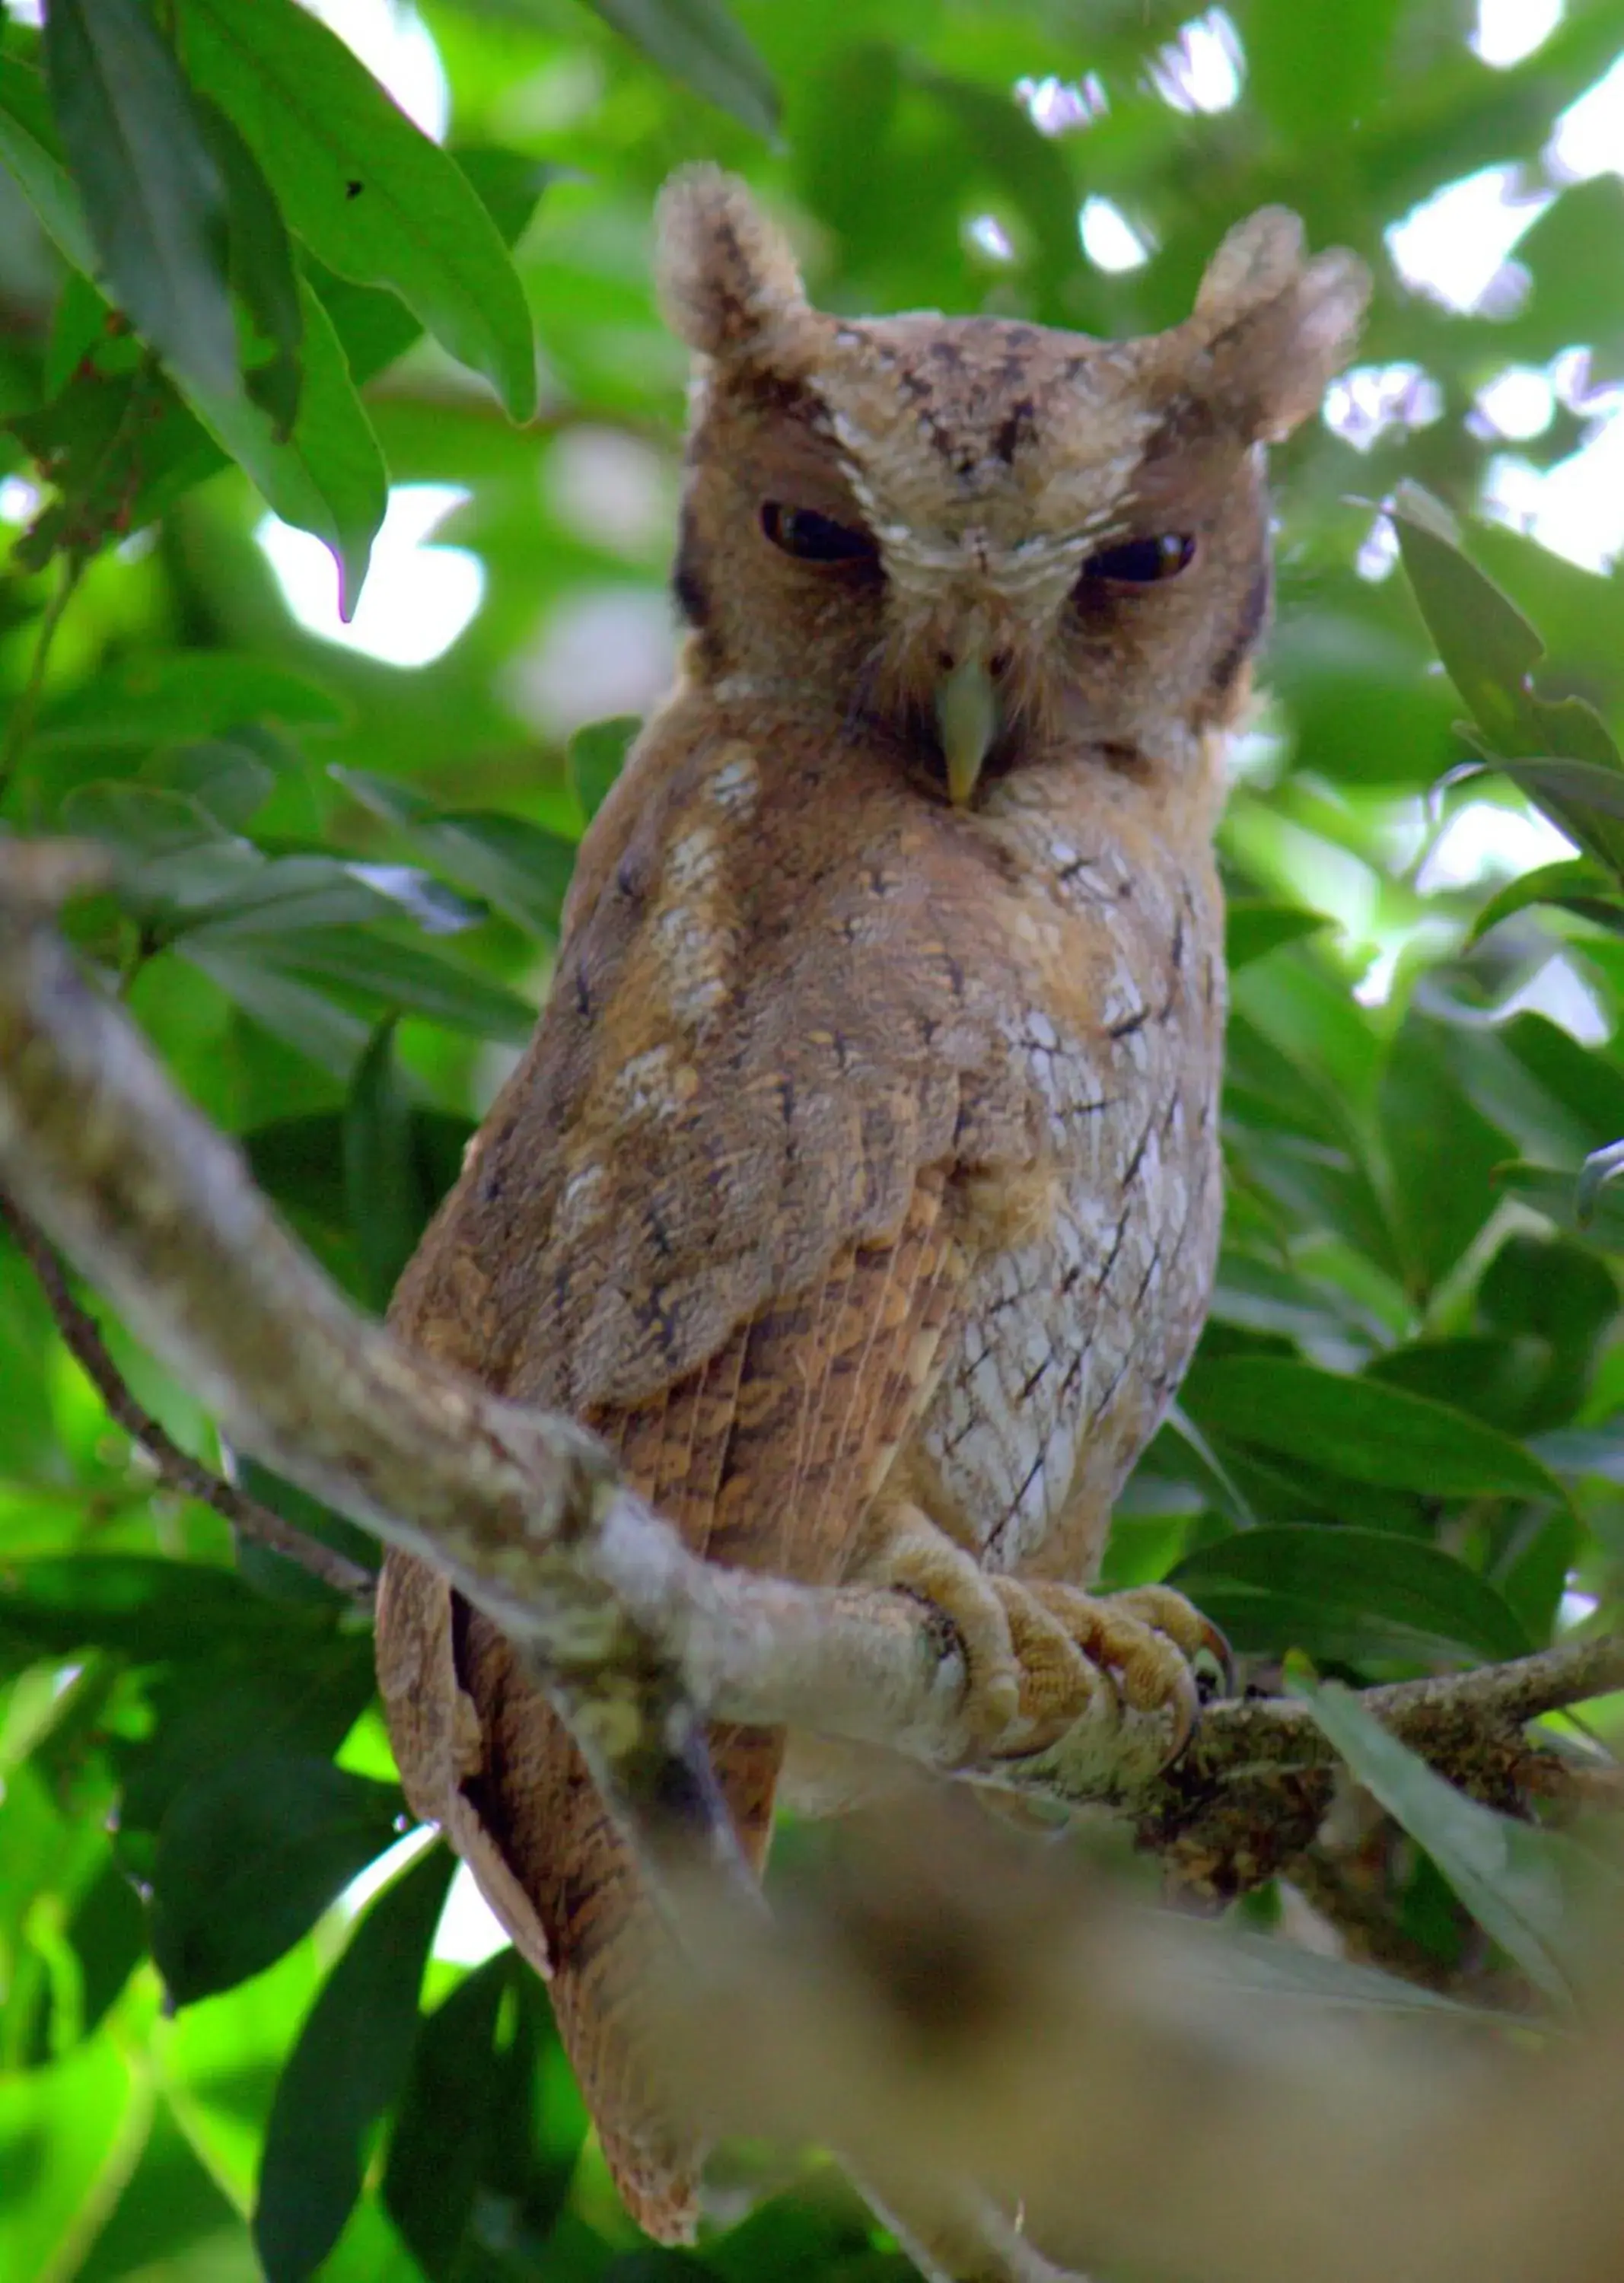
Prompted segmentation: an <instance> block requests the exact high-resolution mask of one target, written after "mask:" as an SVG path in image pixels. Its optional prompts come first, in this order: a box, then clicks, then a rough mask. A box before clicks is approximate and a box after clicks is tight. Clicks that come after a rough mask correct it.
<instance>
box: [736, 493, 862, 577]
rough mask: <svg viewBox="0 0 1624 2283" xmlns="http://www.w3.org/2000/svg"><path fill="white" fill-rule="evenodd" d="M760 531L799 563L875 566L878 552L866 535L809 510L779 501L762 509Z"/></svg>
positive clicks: (764, 502)
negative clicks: (789, 505) (866, 564)
mask: <svg viewBox="0 0 1624 2283" xmlns="http://www.w3.org/2000/svg"><path fill="white" fill-rule="evenodd" d="M761 529H762V530H763V531H764V532H765V533H766V534H767V536H768V537H769V539H770V540H771V542H772V543H773V545H774V546H775V547H777V548H781V549H783V551H784V552H785V555H792V556H793V557H795V560H796V561H797V562H798V563H873V562H877V561H878V557H879V549H878V547H877V546H876V545H875V543H874V542H873V540H872V539H871V537H870V535H869V534H868V533H867V532H866V531H863V529H861V528H860V527H859V526H855V525H852V524H849V523H837V522H836V521H835V519H834V518H833V517H832V516H828V515H819V514H818V513H817V511H816V509H814V508H809V507H785V505H784V504H783V503H782V502H781V501H779V500H765V501H763V503H762V505H761Z"/></svg>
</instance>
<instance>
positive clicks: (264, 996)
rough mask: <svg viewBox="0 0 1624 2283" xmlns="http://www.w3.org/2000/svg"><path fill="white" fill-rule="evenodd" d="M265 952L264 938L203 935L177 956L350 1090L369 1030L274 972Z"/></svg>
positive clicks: (185, 943) (181, 945)
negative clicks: (242, 940) (242, 939)
mask: <svg viewBox="0 0 1624 2283" xmlns="http://www.w3.org/2000/svg"><path fill="white" fill-rule="evenodd" d="M262 946H263V939H262V938H258V937H255V938H253V939H250V940H248V941H246V942H245V943H238V941H236V940H235V939H232V938H231V937H230V936H210V935H208V933H207V931H204V930H198V931H195V932H193V933H191V934H190V935H183V936H182V938H181V939H180V940H179V942H178V943H177V944H176V947H175V955H176V958H178V959H183V960H184V961H185V962H186V964H187V965H188V966H189V967H195V968H198V969H199V970H201V972H202V973H203V974H205V975H207V977H208V978H209V980H210V981H211V982H213V983H216V984H218V985H219V986H220V988H221V990H222V991H223V992H224V993H225V994H226V996H227V998H228V999H230V1001H232V1002H233V1004H234V1005H236V1006H238V1007H239V1008H240V1009H242V1011H243V1013H244V1014H245V1015H247V1016H249V1017H252V1018H253V1020H254V1022H256V1023H257V1024H259V1025H260V1026H261V1028H262V1030H266V1031H269V1032H270V1035H271V1036H272V1038H273V1039H281V1040H283V1041H284V1042H285V1044H286V1045H288V1046H290V1047H293V1048H295V1049H296V1050H297V1051H298V1052H299V1053H300V1054H301V1055H308V1056H309V1058H310V1060H311V1061H312V1062H313V1063H315V1064H317V1066H318V1067H319V1068H320V1069H322V1070H324V1071H328V1072H329V1073H330V1074H331V1075H332V1077H333V1078H336V1079H342V1080H343V1081H344V1082H345V1083H346V1084H347V1083H348V1080H349V1074H350V1072H351V1071H353V1070H354V1068H355V1060H356V1057H357V1056H359V1055H360V1054H361V1052H362V1051H363V1048H364V1047H365V1045H366V1042H367V1035H368V1026H367V1025H366V1024H365V1023H363V1021H362V1020H361V1018H360V1017H359V1016H357V1015H352V1014H350V1013H349V1012H348V1011H347V1009H345V1008H342V1007H337V1006H335V1005H334V1004H333V1002H332V1000H331V999H329V998H328V997H327V995H326V994H325V993H324V992H321V991H312V990H311V989H310V988H309V986H308V985H307V984H303V983H300V982H296V981H295V980H294V978H293V977H292V976H289V975H282V974H278V973H277V972H276V971H275V970H273V969H271V968H270V967H268V966H267V965H266V963H265V960H264V956H263V947H262Z"/></svg>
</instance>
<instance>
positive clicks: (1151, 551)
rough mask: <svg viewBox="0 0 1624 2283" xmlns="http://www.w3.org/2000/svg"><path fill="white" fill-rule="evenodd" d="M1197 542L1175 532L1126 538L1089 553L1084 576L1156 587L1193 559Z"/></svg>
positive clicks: (1176, 573)
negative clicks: (1116, 543) (1146, 537)
mask: <svg viewBox="0 0 1624 2283" xmlns="http://www.w3.org/2000/svg"><path fill="white" fill-rule="evenodd" d="M1195 551H1196V543H1195V541H1194V540H1193V539H1190V538H1187V537H1185V536H1184V535H1183V534H1182V533H1179V532H1176V531H1164V532H1159V533H1158V534H1156V536H1155V537H1154V538H1153V539H1125V540H1124V541H1123V542H1122V543H1121V545H1120V547H1107V548H1105V549H1104V550H1103V551H1102V552H1101V553H1100V554H1098V555H1090V556H1089V559H1088V561H1087V562H1086V563H1085V564H1084V565H1083V566H1082V576H1083V577H1084V578H1085V579H1113V580H1117V582H1118V583H1119V584H1120V585H1121V586H1124V587H1153V586H1155V585H1156V584H1157V583H1158V581H1159V580H1163V579H1176V578H1177V577H1178V574H1179V573H1180V572H1181V571H1183V570H1184V569H1185V568H1186V567H1187V566H1188V565H1189V564H1190V563H1191V561H1192V560H1193V559H1194V557H1195Z"/></svg>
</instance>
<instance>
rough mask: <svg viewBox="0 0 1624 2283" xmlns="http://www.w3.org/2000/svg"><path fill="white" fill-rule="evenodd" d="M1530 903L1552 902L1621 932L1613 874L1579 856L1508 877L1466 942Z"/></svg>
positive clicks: (1622, 914)
mask: <svg viewBox="0 0 1624 2283" xmlns="http://www.w3.org/2000/svg"><path fill="white" fill-rule="evenodd" d="M1530 904H1555V905H1558V906H1559V908H1561V909H1562V910H1563V911H1565V912H1573V913H1574V914H1575V915H1576V916H1578V917H1579V918H1581V919H1586V920H1594V921H1595V922H1596V923H1597V926H1599V927H1606V928H1612V930H1613V931H1615V933H1624V897H1620V895H1619V894H1618V892H1616V890H1615V888H1614V885H1613V882H1612V875H1611V874H1610V873H1608V872H1607V871H1605V870H1604V869H1603V867H1602V866H1601V865H1599V864H1593V863H1590V862H1589V861H1588V860H1587V859H1585V858H1583V857H1579V858H1576V859H1574V860H1573V861H1571V862H1565V863H1561V864H1539V865H1536V866H1535V867H1534V870H1533V871H1531V872H1523V873H1520V874H1519V876H1518V877H1517V878H1516V879H1515V880H1508V881H1507V883H1506V884H1505V886H1504V887H1503V888H1501V889H1500V890H1498V892H1496V893H1495V894H1494V895H1492V896H1491V897H1490V898H1489V900H1488V901H1487V903H1486V904H1485V905H1484V907H1483V908H1482V910H1481V911H1480V913H1479V914H1478V916H1477V917H1476V919H1474V920H1473V922H1472V931H1471V933H1470V935H1469V937H1468V939H1467V940H1468V942H1470V943H1479V942H1480V941H1481V940H1482V939H1483V938H1484V937H1485V936H1486V935H1487V933H1488V931H1489V930H1490V929H1491V928H1496V927H1498V926H1499V924H1500V923H1501V921H1502V920H1507V919H1510V918H1511V916H1512V915H1513V913H1516V912H1520V911H1526V909H1527V908H1528V906H1529V905H1530Z"/></svg>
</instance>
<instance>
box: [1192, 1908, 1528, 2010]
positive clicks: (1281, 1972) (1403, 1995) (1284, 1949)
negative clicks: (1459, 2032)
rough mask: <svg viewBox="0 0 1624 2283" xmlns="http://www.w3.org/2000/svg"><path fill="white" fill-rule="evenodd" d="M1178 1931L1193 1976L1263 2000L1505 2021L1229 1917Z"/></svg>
mask: <svg viewBox="0 0 1624 2283" xmlns="http://www.w3.org/2000/svg"><path fill="white" fill-rule="evenodd" d="M1179 1936H1180V1939H1181V1941H1182V1942H1183V1943H1185V1944H1187V1945H1188V1950H1189V1957H1188V1961H1187V1964H1188V1967H1189V1969H1191V1971H1192V1973H1193V1974H1196V1975H1199V1974H1200V1973H1201V1970H1202V1968H1203V1967H1206V1970H1207V1975H1209V1976H1210V1978H1211V1980H1212V1981H1213V1982H1214V1983H1217V1984H1218V1986H1219V1987H1220V1988H1222V1989H1227V1990H1236V1991H1244V1992H1245V1994H1246V1995H1247V1996H1248V1997H1249V1998H1254V1999H1258V2000H1259V2001H1261V2003H1263V2004H1265V2005H1267V2004H1269V2002H1270V2001H1271V2000H1272V2001H1273V2002H1274V2003H1276V2004H1279V2003H1281V2002H1282V2001H1283V2000H1284V2001H1289V2002H1291V2003H1292V2005H1293V2006H1302V2005H1303V2004H1305V2003H1306V2004H1308V2005H1310V2006H1337V2007H1338V2008H1339V2009H1342V2008H1347V2007H1349V2006H1355V2007H1357V2008H1358V2010H1359V2011H1360V2012H1361V2013H1375V2014H1433V2015H1437V2014H1448V2015H1450V2016H1452V2017H1453V2019H1454V2020H1455V2021H1456V2022H1477V2023H1478V2024H1479V2025H1480V2026H1481V2027H1483V2028H1489V2027H1494V2028H1498V2029H1503V2028H1504V2026H1505V2016H1504V2015H1503V2014H1496V2013H1491V2012H1490V2011H1489V2010H1488V2009H1487V2007H1480V2006H1463V2005H1462V2004H1461V2003H1460V2001H1459V2000H1458V1999H1454V1998H1444V1997H1441V1996H1440V1994H1439V1992H1438V1991H1435V1990H1424V1989H1421V1988H1420V1987H1418V1986H1417V1983H1413V1982H1401V1980H1400V1979H1399V1977H1398V1975H1396V1974H1384V1973H1382V1972H1381V1970H1380V1969H1379V1967H1374V1966H1358V1965H1355V1963H1354V1961H1353V1960H1351V1959H1347V1958H1334V1957H1331V1958H1328V1957H1324V1956H1323V1955H1322V1954H1321V1953H1320V1952H1317V1951H1312V1950H1304V1949H1301V1948H1300V1946H1299V1945H1298V1944H1296V1943H1294V1942H1282V1941H1280V1940H1279V1939H1278V1938H1277V1936H1272V1935H1261V1934H1253V1933H1251V1932H1249V1931H1248V1930H1247V1929H1246V1928H1243V1927H1238V1926H1236V1925H1235V1924H1234V1923H1233V1922H1232V1921H1230V1922H1226V1923H1225V1924H1222V1925H1221V1926H1204V1925H1203V1924H1202V1923H1201V1921H1199V1920H1197V1919H1183V1920H1181V1921H1179Z"/></svg>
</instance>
